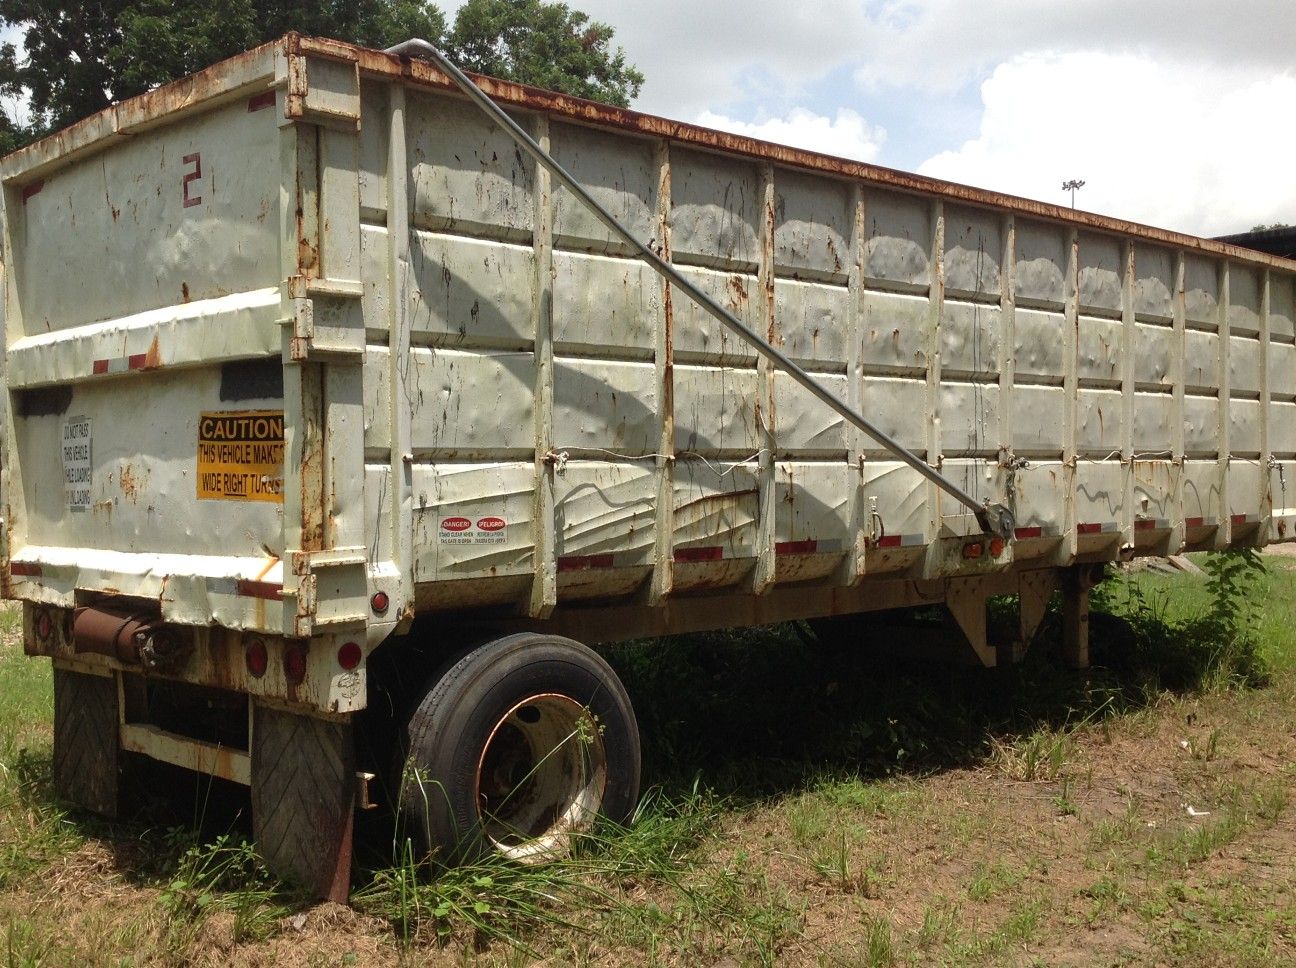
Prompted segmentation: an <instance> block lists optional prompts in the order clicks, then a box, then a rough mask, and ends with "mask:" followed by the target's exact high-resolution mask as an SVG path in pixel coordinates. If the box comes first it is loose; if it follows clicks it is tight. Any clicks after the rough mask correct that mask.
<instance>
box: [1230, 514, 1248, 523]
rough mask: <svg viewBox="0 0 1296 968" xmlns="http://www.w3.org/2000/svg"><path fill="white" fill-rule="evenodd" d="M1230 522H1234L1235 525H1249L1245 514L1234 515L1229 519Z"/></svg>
mask: <svg viewBox="0 0 1296 968" xmlns="http://www.w3.org/2000/svg"><path fill="white" fill-rule="evenodd" d="M1229 520H1230V521H1232V522H1233V523H1234V524H1246V523H1247V519H1246V515H1245V514H1234V515H1232V516H1231V517H1230V518H1229Z"/></svg>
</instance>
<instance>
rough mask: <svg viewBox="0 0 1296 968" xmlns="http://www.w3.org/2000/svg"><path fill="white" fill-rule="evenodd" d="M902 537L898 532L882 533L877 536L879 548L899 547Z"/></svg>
mask: <svg viewBox="0 0 1296 968" xmlns="http://www.w3.org/2000/svg"><path fill="white" fill-rule="evenodd" d="M903 540H904V539H903V538H902V537H901V536H900V535H898V534H884V535H882V537H880V538H878V543H877V546H878V547H879V548H899V547H900V544H901V542H902V541H903Z"/></svg>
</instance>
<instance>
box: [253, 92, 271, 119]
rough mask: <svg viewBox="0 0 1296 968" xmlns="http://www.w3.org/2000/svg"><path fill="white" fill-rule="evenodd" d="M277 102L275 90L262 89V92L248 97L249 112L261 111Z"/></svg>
mask: <svg viewBox="0 0 1296 968" xmlns="http://www.w3.org/2000/svg"><path fill="white" fill-rule="evenodd" d="M274 103H275V92H274V91H262V92H261V93H260V94H253V95H252V96H251V97H250V98H248V114H251V113H252V112H253V111H260V110H261V109H262V108H272V107H274Z"/></svg>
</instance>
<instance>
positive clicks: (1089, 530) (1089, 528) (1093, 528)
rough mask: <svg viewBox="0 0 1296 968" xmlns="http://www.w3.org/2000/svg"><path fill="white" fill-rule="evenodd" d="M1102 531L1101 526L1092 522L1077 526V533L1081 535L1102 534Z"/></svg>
mask: <svg viewBox="0 0 1296 968" xmlns="http://www.w3.org/2000/svg"><path fill="white" fill-rule="evenodd" d="M1102 529H1103V526H1102V525H1101V524H1098V523H1096V522H1092V521H1090V522H1086V523H1085V524H1077V525H1076V531H1078V532H1079V533H1080V534H1102Z"/></svg>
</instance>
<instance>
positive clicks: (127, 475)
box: [118, 464, 140, 503]
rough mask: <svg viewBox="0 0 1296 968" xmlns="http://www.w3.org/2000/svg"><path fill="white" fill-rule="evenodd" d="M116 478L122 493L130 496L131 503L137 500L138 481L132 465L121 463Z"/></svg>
mask: <svg viewBox="0 0 1296 968" xmlns="http://www.w3.org/2000/svg"><path fill="white" fill-rule="evenodd" d="M118 480H119V482H120V487H121V492H122V494H124V495H125V496H126V497H128V498H130V499H131V502H132V503H134V502H136V501H138V500H139V492H140V482H139V481H138V480H136V477H135V468H134V466H133V465H131V464H125V465H123V466H122V469H121V474H120V475H119V477H118Z"/></svg>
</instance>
